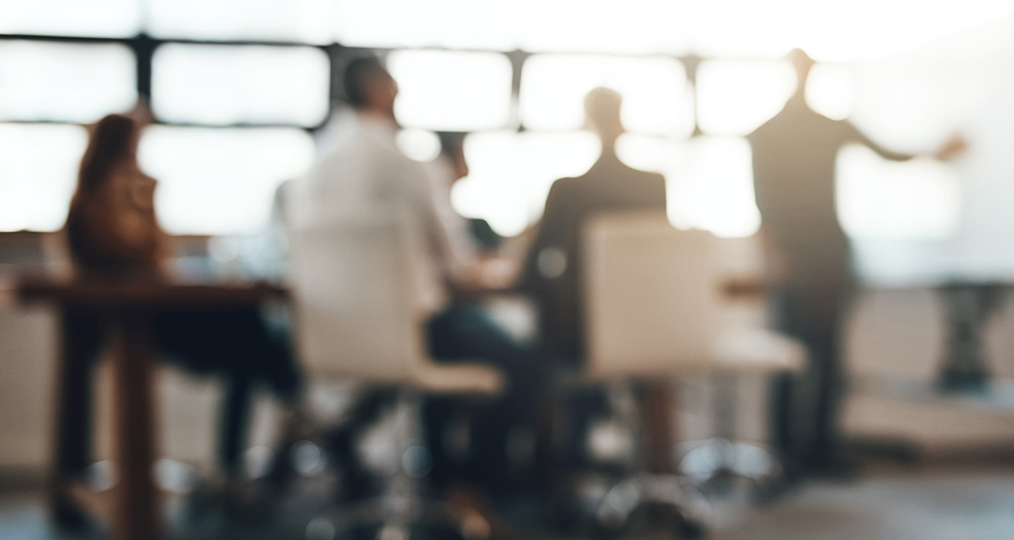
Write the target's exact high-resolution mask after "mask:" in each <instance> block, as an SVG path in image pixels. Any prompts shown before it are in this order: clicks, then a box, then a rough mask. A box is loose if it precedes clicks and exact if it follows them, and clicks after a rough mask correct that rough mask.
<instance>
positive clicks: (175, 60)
mask: <svg viewBox="0 0 1014 540" xmlns="http://www.w3.org/2000/svg"><path fill="white" fill-rule="evenodd" d="M152 72H153V73H152V106H153V109H154V111H155V114H156V115H158V117H159V118H160V119H162V120H165V121H169V122H182V123H202V124H219V125H229V124H241V123H260V124H297V125H303V126H313V125H316V124H318V123H320V122H322V121H323V120H324V118H325V116H327V108H328V87H329V77H330V68H329V64H328V59H327V55H325V54H324V53H323V52H321V51H319V50H317V49H312V48H309V47H264V46H223V45H181V44H169V45H163V46H161V47H159V48H158V50H157V51H156V52H155V58H154V59H153V65H152Z"/></svg>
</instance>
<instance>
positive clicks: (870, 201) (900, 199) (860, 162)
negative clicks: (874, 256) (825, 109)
mask: <svg viewBox="0 0 1014 540" xmlns="http://www.w3.org/2000/svg"><path fill="white" fill-rule="evenodd" d="M836 188H837V197H838V217H839V220H840V221H841V224H842V227H843V228H844V229H845V231H846V232H847V233H848V234H849V236H852V237H854V238H882V239H883V238H886V239H901V238H908V239H940V238H948V237H950V236H951V235H952V234H954V232H956V230H957V225H958V216H959V210H960V206H959V205H960V202H961V198H960V191H959V188H958V182H957V179H956V178H955V177H954V174H953V172H952V171H950V170H949V169H948V167H947V166H946V165H943V164H941V163H938V162H934V161H931V160H928V159H920V160H915V161H912V162H905V163H891V162H888V161H885V160H883V159H881V158H880V157H879V156H877V155H876V154H874V153H873V151H872V150H870V149H869V148H866V147H863V146H859V145H850V146H847V147H845V148H843V149H842V150H841V152H840V153H839V155H838V171H837V186H836Z"/></svg>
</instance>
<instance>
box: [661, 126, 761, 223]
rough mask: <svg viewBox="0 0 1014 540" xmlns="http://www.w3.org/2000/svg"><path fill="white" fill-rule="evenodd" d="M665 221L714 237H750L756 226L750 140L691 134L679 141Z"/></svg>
mask: <svg viewBox="0 0 1014 540" xmlns="http://www.w3.org/2000/svg"><path fill="white" fill-rule="evenodd" d="M666 192H667V193H666V194H667V196H668V199H669V201H668V212H669V220H670V221H671V222H672V223H673V225H675V226H677V227H681V228H690V227H693V228H698V229H705V230H709V231H711V232H713V233H715V234H716V235H718V236H726V237H743V236H750V235H752V234H754V233H756V232H757V230H758V229H759V228H760V211H759V210H758V209H757V203H756V199H755V197H754V191H753V163H752V161H751V154H750V144H749V143H748V142H747V141H746V140H745V139H741V138H738V137H695V138H693V139H691V140H690V141H687V142H686V143H683V144H682V145H681V149H680V154H679V158H678V161H677V162H676V163H675V166H674V167H673V169H671V172H670V174H669V175H668V182H667V186H666Z"/></svg>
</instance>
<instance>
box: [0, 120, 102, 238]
mask: <svg viewBox="0 0 1014 540" xmlns="http://www.w3.org/2000/svg"><path fill="white" fill-rule="evenodd" d="M87 139H88V138H87V135H86V134H85V130H84V128H81V127H79V126H69V125H41V124H35V125H33V124H0V231H18V230H22V229H26V230H31V231H55V230H58V229H60V228H61V227H63V223H64V221H66V219H67V207H68V205H69V204H70V198H71V196H72V195H73V194H74V187H75V185H76V183H77V171H78V167H79V166H80V163H81V156H82V154H84V149H85V146H86V145H87V143H88V140H87Z"/></svg>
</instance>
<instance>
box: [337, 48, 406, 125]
mask: <svg viewBox="0 0 1014 540" xmlns="http://www.w3.org/2000/svg"><path fill="white" fill-rule="evenodd" d="M342 85H343V86H344V88H345V97H346V98H347V99H348V102H349V104H350V105H352V107H353V108H355V109H357V110H361V111H372V112H379V113H382V114H385V115H388V116H390V117H392V118H393V117H394V99H395V98H396V97H397V96H398V85H397V83H395V82H394V78H393V77H391V74H390V73H388V72H387V69H385V68H384V65H383V64H382V63H381V62H380V59H379V58H377V57H375V56H364V57H361V58H356V59H355V60H352V61H351V62H349V64H348V65H347V66H346V67H345V74H344V77H343V78H342Z"/></svg>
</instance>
